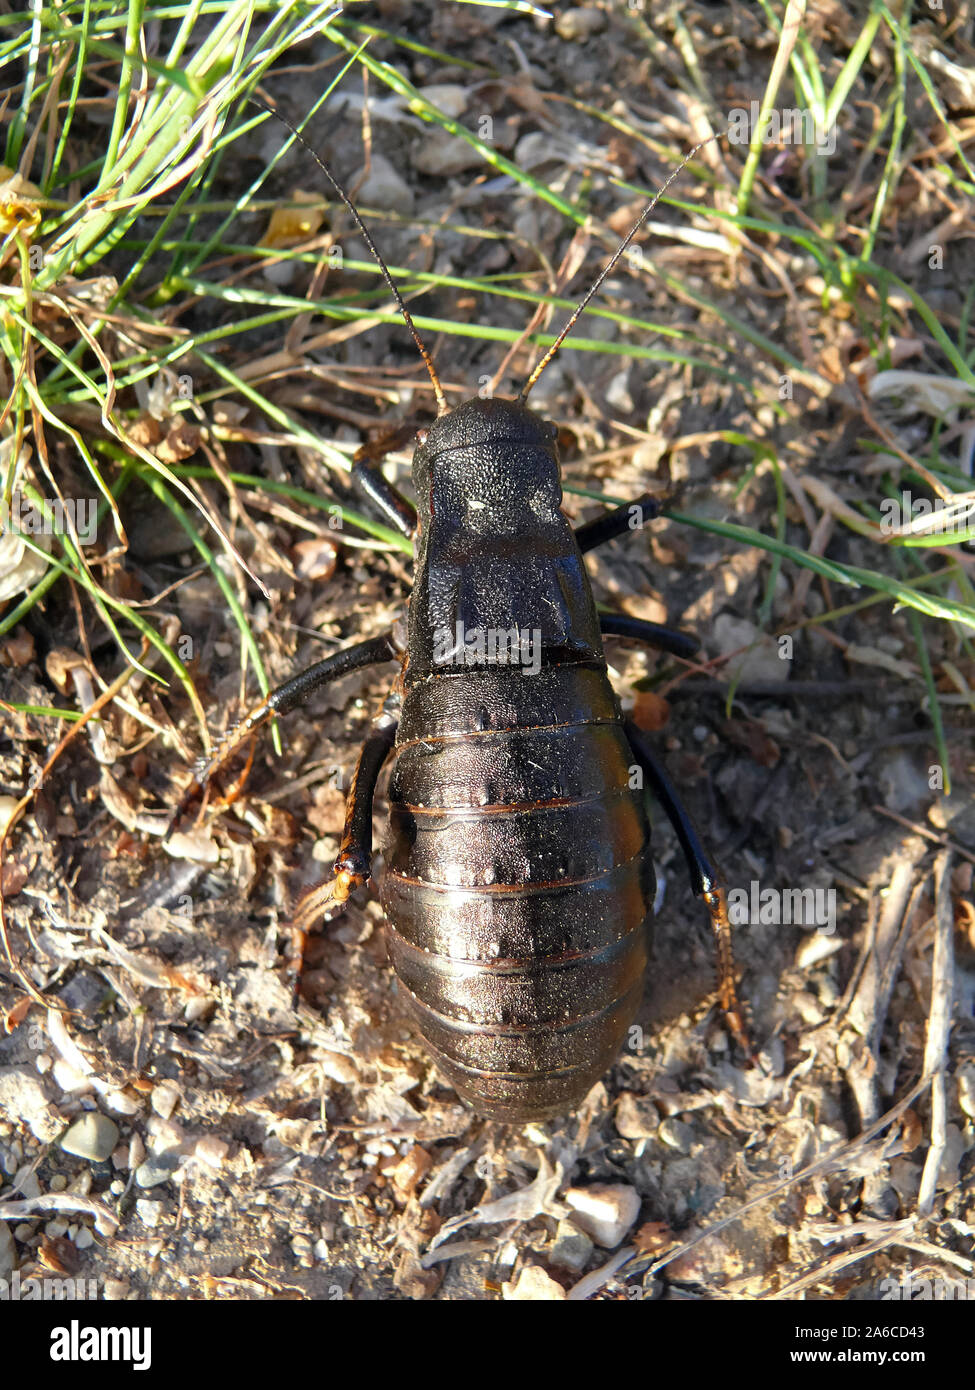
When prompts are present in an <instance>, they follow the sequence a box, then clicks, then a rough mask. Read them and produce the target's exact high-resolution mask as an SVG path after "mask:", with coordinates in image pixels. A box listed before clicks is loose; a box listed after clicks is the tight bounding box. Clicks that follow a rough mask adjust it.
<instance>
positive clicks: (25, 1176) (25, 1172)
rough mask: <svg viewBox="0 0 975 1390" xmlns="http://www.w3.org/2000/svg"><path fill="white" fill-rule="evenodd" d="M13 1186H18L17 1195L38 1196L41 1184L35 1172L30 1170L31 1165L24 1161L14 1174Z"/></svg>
mask: <svg viewBox="0 0 975 1390" xmlns="http://www.w3.org/2000/svg"><path fill="white" fill-rule="evenodd" d="M14 1186H15V1187H19V1188H20V1191H19V1193H18V1194H17V1195H18V1197H39V1196H40V1195H41V1184H40V1181H39V1180H38V1177H37V1174H36V1173H32V1172H31V1165H30V1164H29V1163H25V1164H24V1165H23V1166H22V1167H20V1168H18V1169H17V1172H16V1173H15V1174H14Z"/></svg>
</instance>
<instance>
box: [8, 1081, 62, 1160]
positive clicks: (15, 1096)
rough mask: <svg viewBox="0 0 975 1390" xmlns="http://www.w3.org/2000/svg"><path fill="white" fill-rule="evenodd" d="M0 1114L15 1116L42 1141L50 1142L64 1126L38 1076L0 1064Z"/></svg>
mask: <svg viewBox="0 0 975 1390" xmlns="http://www.w3.org/2000/svg"><path fill="white" fill-rule="evenodd" d="M0 1114H6V1115H16V1116H17V1117H18V1119H19V1120H21V1121H22V1122H23V1123H24V1124H26V1125H27V1126H28V1128H29V1129H30V1132H31V1134H33V1135H34V1137H35V1139H39V1140H40V1141H41V1143H42V1144H50V1143H51V1141H52V1140H53V1139H56V1138H57V1137H58V1135H59V1134H60V1132H61V1130H62V1129H63V1127H64V1121H63V1120H62V1119H61V1118H60V1117H59V1116H58V1115H57V1114H56V1113H55V1110H54V1107H53V1105H52V1104H51V1102H50V1101H49V1100H48V1097H47V1092H46V1091H45V1089H44V1086H43V1084H42V1082H41V1079H40V1077H39V1076H37V1075H36V1073H35V1072H34V1071H33V1070H32V1069H28V1068H27V1067H0ZM6 1133H7V1136H9V1135H10V1134H12V1133H13V1131H12V1130H11V1129H7V1131H6Z"/></svg>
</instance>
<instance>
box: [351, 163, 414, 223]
mask: <svg viewBox="0 0 975 1390" xmlns="http://www.w3.org/2000/svg"><path fill="white" fill-rule="evenodd" d="M360 173H361V170H360ZM357 178H358V175H357ZM354 182H356V180H355V179H353V183H354ZM356 202H357V203H358V204H359V206H360V207H367V208H381V209H382V211H383V212H399V213H402V214H403V215H404V216H408V215H409V214H410V213H411V212H412V211H413V190H412V188H411V187H410V185H409V184H408V183H407V182H406V180H405V179H404V178H403V177H402V175H401V174H400V173H399V172H398V170H397V169H395V168H394V167H393V165H392V164H391V163H390V161H389V160H388V159H387V158H386V157H385V155H381V154H374V155H373V156H372V160H371V163H370V168H369V173H368V175H367V177H366V178H365V179H364V180H363V182H362V183H361V184H360V185H359V191H358V193H357V194H356Z"/></svg>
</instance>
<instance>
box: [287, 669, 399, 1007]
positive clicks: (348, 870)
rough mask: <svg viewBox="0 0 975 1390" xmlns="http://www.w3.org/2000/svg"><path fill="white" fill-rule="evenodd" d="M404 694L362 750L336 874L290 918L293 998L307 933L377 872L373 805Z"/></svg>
mask: <svg viewBox="0 0 975 1390" xmlns="http://www.w3.org/2000/svg"><path fill="white" fill-rule="evenodd" d="M398 710H399V696H398V695H390V697H389V698H388V699H387V701H386V703H385V704H384V705H383V708H382V711H381V713H380V714H379V715H377V717H376V718H375V719H374V720H373V721H372V729H371V731H370V733H369V737H368V738H367V739H366V741H365V743H364V744H363V745H362V748H361V749H360V750H359V757H358V761H357V762H356V766H355V772H354V773H353V774H352V785H351V787H350V788H349V795H348V798H347V800H346V803H345V830H344V832H343V834H342V843H341V845H340V847H339V853H338V858H337V859H336V860H335V865H334V867H333V870H332V877H331V878H330V879H329V880H327V882H325V883H320V884H318V885H316V887H314V888H310V889H309V890H308V892H307V893H305V894H304V895H303V896H302V898H301V900H300V901H299V903H298V906H297V908H296V909H295V915H294V917H293V918H292V921H291V962H292V966H293V968H294V970H295V978H294V997H295V999H297V996H298V990H299V987H300V985H301V971H302V966H303V963H304V956H305V943H306V941H307V937H308V932H309V931H310V929H311V928H312V927H313V926H314V925H315V924H316V923H317V922H319V921H331V920H332V918H333V917H336V916H338V914H339V913H340V912H341V911H342V909H343V907H344V906H345V904H346V903H347V902H348V900H349V898H350V896H351V895H352V894H353V893H354V892H355V890H356V889H357V888H361V887H362V885H363V884H364V883H368V881H369V876H370V873H371V871H372V803H373V798H374V796H375V793H376V783H377V781H378V780H379V773H380V771H381V769H382V766H383V763H384V762H385V761H386V759H387V758H388V756H389V754H390V751H391V750H392V747H393V743H394V741H395V738H396V729H397V726H398V722H399V721H398V717H397V716H398Z"/></svg>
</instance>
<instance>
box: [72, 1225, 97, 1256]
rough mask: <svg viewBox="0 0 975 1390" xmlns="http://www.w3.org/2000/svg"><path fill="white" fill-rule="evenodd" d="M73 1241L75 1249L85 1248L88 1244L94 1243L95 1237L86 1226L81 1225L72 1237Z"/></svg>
mask: <svg viewBox="0 0 975 1390" xmlns="http://www.w3.org/2000/svg"><path fill="white" fill-rule="evenodd" d="M74 1243H75V1248H76V1249H77V1250H87V1249H88V1248H89V1246H92V1245H94V1243H95V1237H94V1236H93V1235H92V1233H91V1231H89V1229H88V1227H87V1226H82V1227H81V1229H80V1230H79V1232H78V1234H77V1235H76V1236H75V1238H74Z"/></svg>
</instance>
